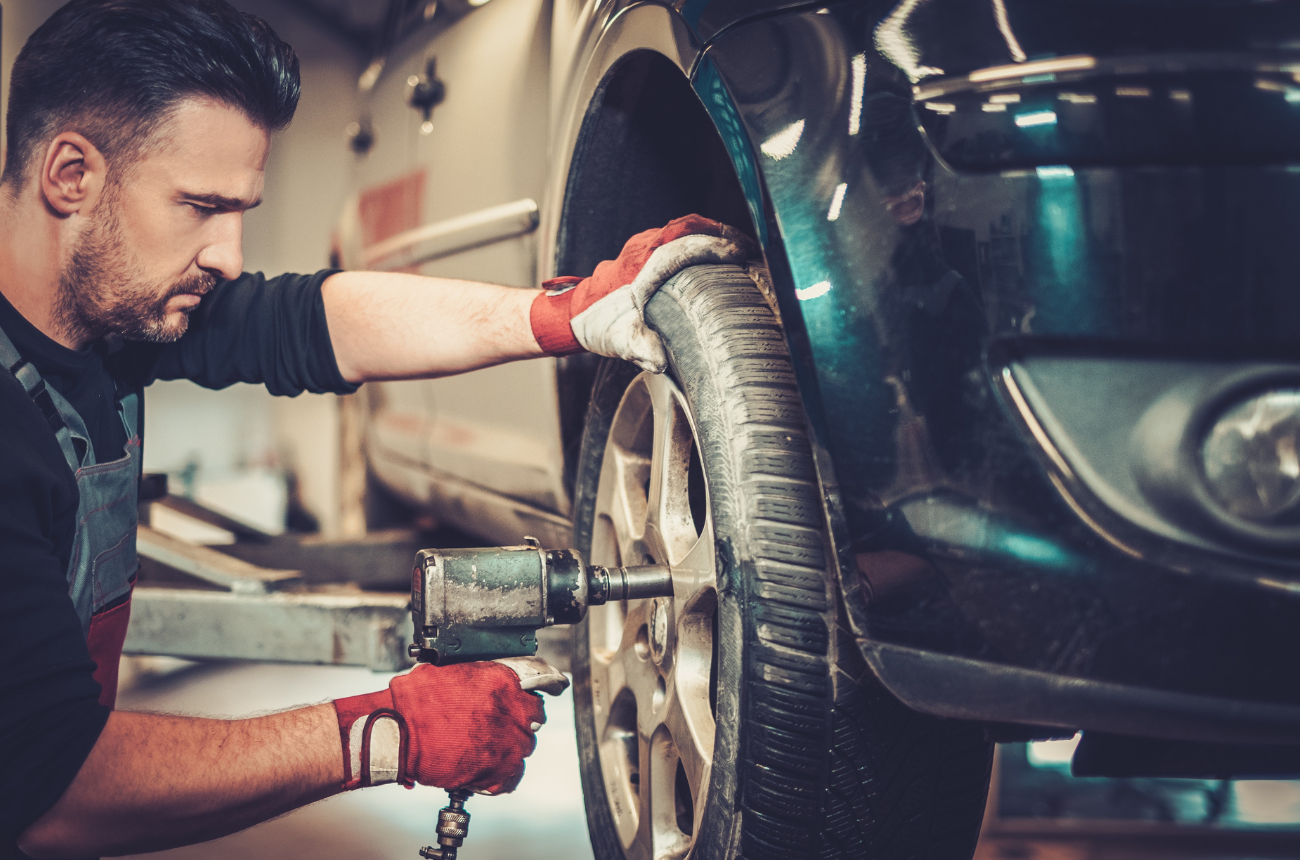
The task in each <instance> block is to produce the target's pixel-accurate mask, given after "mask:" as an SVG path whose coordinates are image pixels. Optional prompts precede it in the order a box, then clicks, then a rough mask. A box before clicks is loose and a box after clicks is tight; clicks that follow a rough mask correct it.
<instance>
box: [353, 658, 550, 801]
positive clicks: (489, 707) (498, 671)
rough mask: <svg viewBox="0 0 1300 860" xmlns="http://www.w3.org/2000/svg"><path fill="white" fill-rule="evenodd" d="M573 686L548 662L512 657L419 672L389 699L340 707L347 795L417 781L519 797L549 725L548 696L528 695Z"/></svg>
mask: <svg viewBox="0 0 1300 860" xmlns="http://www.w3.org/2000/svg"><path fill="white" fill-rule="evenodd" d="M557 678H558V681H557V680H556V679H557ZM567 685H568V682H567V680H565V678H564V676H563V675H561V674H559V672H557V671H556V670H555V669H552V668H551V667H550V666H548V665H547V664H546V663H545V661H543V660H539V659H537V658H513V659H511V660H506V661H501V662H496V663H463V664H461V665H457V666H429V665H419V666H416V667H415V668H414V669H412V670H411V671H410V672H409V673H407V674H405V675H399V676H398V677H396V678H394V679H393V680H392V681H391V682H389V685H388V689H387V690H381V691H380V692H378V693H371V694H369V695H365V696H353V697H351V698H347V699H339V700H337V701H336V702H335V703H334V706H335V709H336V710H337V712H338V717H339V735H340V737H341V738H342V741H343V769H344V782H343V787H344V788H347V789H350V788H362V787H365V786H368V785H380V784H383V783H386V782H400V783H402V784H404V785H406V786H408V787H409V786H412V785H414V784H415V783H417V782H418V783H420V784H421V785H435V786H439V787H441V788H466V789H470V790H472V791H477V792H481V793H484V794H502V793H504V792H509V791H514V789H515V786H517V785H518V784H519V780H520V779H521V778H522V777H523V775H524V758H525V757H527V756H528V755H529V754H531V753H532V751H533V748H534V747H535V746H536V745H537V738H536V737H535V735H534V733H535V732H536V731H537V730H538V729H540V728H541V727H542V723H544V722H546V715H545V713H544V712H543V710H542V699H541V696H539V695H537V694H536V693H532V692H527V690H532V689H544V690H546V691H547V692H551V693H557V692H561V691H563V689H564V687H565V686H567Z"/></svg>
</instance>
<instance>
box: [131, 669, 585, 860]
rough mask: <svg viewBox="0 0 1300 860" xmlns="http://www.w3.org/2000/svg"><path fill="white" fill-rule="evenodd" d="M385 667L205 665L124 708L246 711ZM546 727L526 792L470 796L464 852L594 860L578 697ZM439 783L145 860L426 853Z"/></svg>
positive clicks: (384, 857)
mask: <svg viewBox="0 0 1300 860" xmlns="http://www.w3.org/2000/svg"><path fill="white" fill-rule="evenodd" d="M389 677H390V676H389V675H383V674H376V673H373V672H370V671H368V670H366V669H352V668H344V667H335V666H282V665H270V664H264V665H246V664H225V665H222V664H207V665H201V664H198V665H191V666H188V667H184V668H179V669H177V668H174V666H173V667H172V671H169V672H166V673H163V674H151V673H148V672H145V673H142V674H138V675H137V676H136V678H135V679H134V680H130V679H127V683H125V684H124V685H123V688H122V690H121V693H120V695H119V696H118V706H119V707H121V708H124V709H128V710H135V711H155V712H158V711H161V712H168V713H179V714H191V715H195V716H209V717H239V716H249V715H252V714H257V713H266V712H268V711H276V710H282V709H285V708H288V707H292V706H294V705H301V704H309V703H314V702H321V701H325V700H327V699H332V698H338V697H340V696H350V695H356V694H359V693H368V692H373V691H374V690H378V689H381V688H383V687H384V686H385V685H386V684H387V683H388V678H389ZM546 713H547V724H546V726H544V727H543V728H542V730H541V731H540V732H538V738H537V751H536V752H534V753H533V755H532V756H531V757H530V758H529V759H528V766H527V771H526V772H525V775H524V780H523V783H522V784H521V785H520V787H519V789H518V790H517V791H516V792H515V793H513V794H510V795H506V796H502V797H476V798H472V799H471V800H470V801H469V803H468V804H467V810H468V811H469V813H470V815H471V821H470V834H469V838H468V839H467V840H466V842H465V846H464V848H462V849H461V850H462V853H463V855H464V856H465V857H466V860H520V858H527V860H588V858H591V856H592V853H591V844H590V843H589V842H588V841H587V822H586V818H585V816H584V813H583V806H582V788H581V786H580V783H579V780H578V751H577V746H576V743H575V741H574V736H573V699H572V697H571V696H570V695H569V694H568V693H566V694H565V695H563V696H559V697H549V696H548V697H547V701H546ZM446 802H447V795H446V793H445V792H443V791H441V790H439V789H432V788H424V787H422V786H417V787H416V788H415V789H413V790H410V791H408V790H406V789H404V788H402V787H401V786H397V785H386V786H381V787H379V788H371V789H365V790H363V791H353V792H348V793H347V794H341V795H338V796H335V797H332V798H329V799H328V800H323V801H321V802H320V803H316V804H313V805H311V806H308V807H305V808H303V809H299V810H297V811H296V812H292V813H290V814H288V815H285V816H282V817H281V818H278V819H275V820H274V821H268V822H266V823H265V824H261V825H259V826H257V827H253V828H251V829H249V830H245V831H243V832H242V833H236V834H233V835H231V836H227V837H225V838H223V839H217V840H214V841H212V842H207V843H204V844H202V845H193V846H190V847H188V848H178V849H175V850H172V851H163V852H159V853H155V854H147V855H145V854H142V855H136V856H139V857H141V858H149V860H216V858H223V860H224V858H232V857H239V858H247V860H259V858H266V860H271V858H275V860H298V858H302V860H307V858H311V860H331V858H340V860H342V858H347V860H390V858H392V860H418V857H419V850H420V847H421V846H423V845H428V844H430V843H431V842H432V841H433V838H434V826H435V824H436V820H437V811H438V809H439V808H441V807H442V806H445V805H446Z"/></svg>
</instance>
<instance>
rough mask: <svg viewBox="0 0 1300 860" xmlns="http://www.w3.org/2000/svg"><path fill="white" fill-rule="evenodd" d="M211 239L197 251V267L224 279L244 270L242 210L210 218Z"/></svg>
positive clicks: (235, 276)
mask: <svg viewBox="0 0 1300 860" xmlns="http://www.w3.org/2000/svg"><path fill="white" fill-rule="evenodd" d="M212 222H213V223H212V225H211V226H212V234H211V241H209V242H208V244H207V245H205V246H204V247H203V250H202V251H200V252H199V256H198V259H197V260H196V262H197V263H198V265H199V268H201V269H203V270H204V271H206V272H211V273H212V274H214V275H217V276H218V277H221V278H224V279H226V280H228V281H229V280H234V279H235V278H237V277H239V276H240V274H242V273H243V271H244V246H243V241H244V226H243V213H242V212H225V213H222V214H221V215H217V216H215V217H214V218H213V219H212Z"/></svg>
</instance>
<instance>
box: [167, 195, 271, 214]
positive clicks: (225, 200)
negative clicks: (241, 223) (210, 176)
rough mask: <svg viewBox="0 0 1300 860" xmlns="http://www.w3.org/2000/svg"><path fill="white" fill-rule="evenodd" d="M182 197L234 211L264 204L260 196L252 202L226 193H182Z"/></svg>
mask: <svg viewBox="0 0 1300 860" xmlns="http://www.w3.org/2000/svg"><path fill="white" fill-rule="evenodd" d="M181 197H182V199H184V200H185V201H187V202H190V203H202V204H203V205H205V206H213V207H215V208H217V209H226V210H230V211H232V212H246V211H248V210H249V209H256V208H257V207H258V206H261V205H262V198H260V197H259V198H258V199H256V200H254V201H253V202H251V203H249V202H248V201H247V200H241V199H240V198H238V197H227V196H225V195H224V194H182V195H181Z"/></svg>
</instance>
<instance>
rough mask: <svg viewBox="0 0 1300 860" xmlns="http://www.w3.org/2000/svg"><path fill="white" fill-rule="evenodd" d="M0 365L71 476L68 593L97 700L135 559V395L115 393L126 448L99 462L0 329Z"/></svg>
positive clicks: (113, 681)
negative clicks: (73, 501) (39, 418)
mask: <svg viewBox="0 0 1300 860" xmlns="http://www.w3.org/2000/svg"><path fill="white" fill-rule="evenodd" d="M0 364H2V365H3V366H4V367H5V368H6V369H7V370H8V371H9V372H10V373H12V374H13V375H14V376H15V377H16V378H17V380H18V382H19V383H20V384H21V385H22V386H23V389H24V390H26V392H27V394H28V395H29V396H30V397H31V398H32V400H33V401H35V402H36V405H37V407H39V408H40V410H41V412H42V414H44V416H45V420H46V421H47V422H48V423H49V425H50V430H51V432H52V433H54V437H55V439H57V440H58V443H59V447H60V448H61V449H62V450H63V456H64V459H66V460H67V462H68V467H69V468H70V469H72V472H73V474H74V475H75V476H76V479H77V493H78V496H79V500H78V503H77V526H76V531H75V532H74V534H73V537H72V555H71V556H70V557H69V559H68V570H67V578H68V597H69V598H70V599H71V600H72V605H73V607H74V608H75V609H76V610H77V617H78V618H80V619H81V632H82V635H84V636H85V637H86V645H87V647H88V648H89V650H90V658H91V659H92V660H94V661H95V680H96V681H98V682H99V684H100V687H101V690H102V692H101V693H100V696H99V700H100V701H101V702H102V703H104V704H105V705H108V706H109V707H110V708H111V707H113V704H114V703H115V702H116V700H117V670H118V663H119V662H120V660H121V657H122V643H123V642H124V641H125V640H126V627H127V622H128V621H129V620H130V617H131V591H132V589H133V588H134V587H135V575H136V570H137V569H138V568H139V566H140V563H139V561H138V560H137V558H136V554H135V533H136V525H137V520H138V508H137V506H136V505H137V500H138V495H139V491H140V470H141V458H140V431H139V404H140V396H139V395H138V394H137V393H136V392H134V391H131V392H128V393H126V394H125V395H122V394H121V393H120V392H119V396H118V399H117V411H118V414H119V415H120V416H121V418H122V424H123V426H125V427H126V438H127V442H126V449H125V450H124V451H123V453H122V456H121V457H119V458H118V459H116V460H109V461H108V462H106V463H100V462H98V461H97V460H96V458H95V448H94V446H93V445H91V443H90V434H89V433H87V432H86V424H85V422H84V421H82V419H81V416H80V415H78V414H77V412H76V410H74V409H73V408H72V405H71V404H69V403H68V401H67V400H65V399H64V398H63V397H62V396H61V395H60V394H59V393H58V392H57V391H55V390H54V389H53V388H50V387H49V386H47V385H46V384H45V381H44V380H43V379H41V375H40V373H39V372H38V371H37V370H36V367H35V366H34V365H33V364H32V363H31V362H29V361H27V360H25V359H24V358H23V357H22V356H21V355H19V353H18V350H16V349H15V348H14V345H13V342H12V341H11V340H9V336H8V335H6V334H5V333H4V330H3V329H0Z"/></svg>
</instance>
